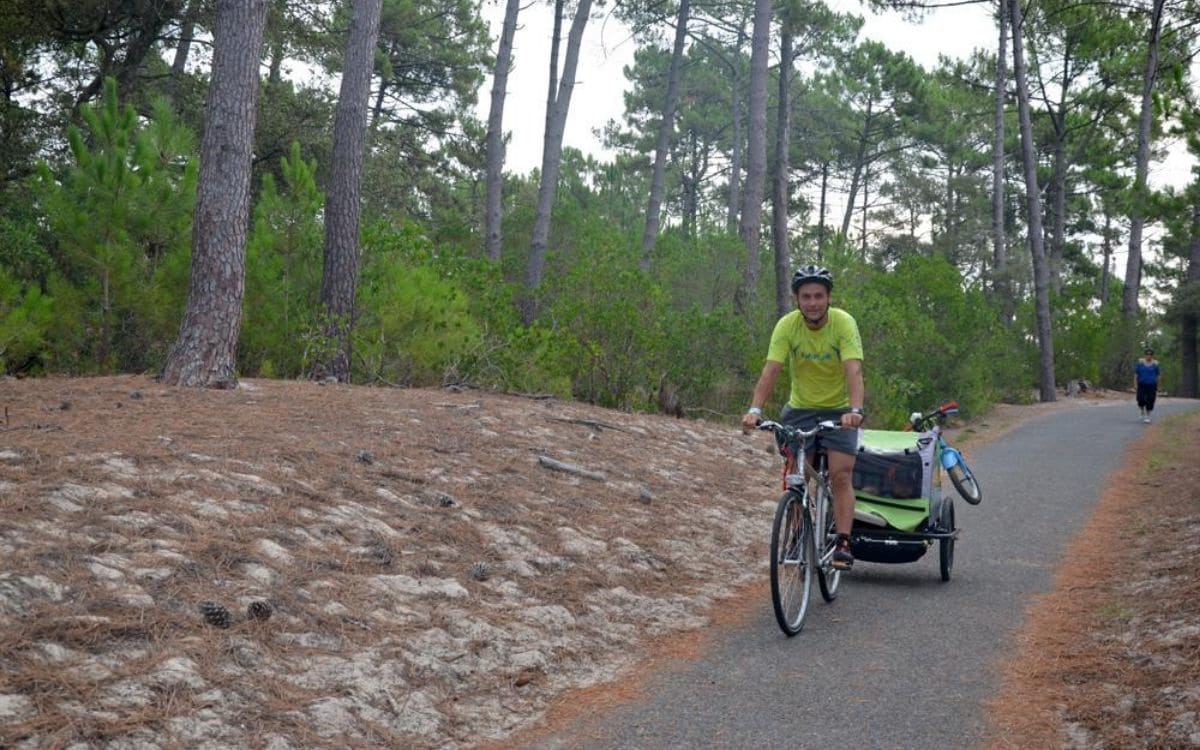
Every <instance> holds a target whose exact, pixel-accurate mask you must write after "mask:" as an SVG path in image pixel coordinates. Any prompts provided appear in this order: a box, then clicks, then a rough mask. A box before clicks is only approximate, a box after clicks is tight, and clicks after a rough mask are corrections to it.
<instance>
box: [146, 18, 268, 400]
mask: <svg viewBox="0 0 1200 750" xmlns="http://www.w3.org/2000/svg"><path fill="white" fill-rule="evenodd" d="M266 19H267V0H218V2H217V15H216V22H215V24H214V29H213V59H212V73H211V76H212V78H211V83H210V85H209V92H208V103H207V106H206V109H205V113H206V115H205V126H204V136H203V138H202V139H201V144H200V175H199V180H198V183H197V187H196V211H195V220H194V223H193V228H192V267H191V280H190V282H189V285H188V299H187V306H186V308H185V310H184V314H183V323H182V324H181V326H180V331H179V339H178V340H177V341H176V342H175V345H174V346H173V347H172V348H171V352H170V354H169V355H168V356H167V362H166V365H165V367H164V368H163V372H162V381H163V382H164V383H167V384H169V385H184V386H200V387H210V386H217V387H230V386H233V385H236V383H237V380H236V378H235V376H234V368H235V365H236V352H237V340H238V333H239V331H240V328H241V318H242V295H243V293H244V291H245V286H246V230H247V223H248V221H249V216H250V159H251V148H252V145H253V142H254V121H255V113H256V104H257V101H256V100H257V94H258V61H259V52H260V49H261V47H262V38H263V28H264V27H265V26H266Z"/></svg>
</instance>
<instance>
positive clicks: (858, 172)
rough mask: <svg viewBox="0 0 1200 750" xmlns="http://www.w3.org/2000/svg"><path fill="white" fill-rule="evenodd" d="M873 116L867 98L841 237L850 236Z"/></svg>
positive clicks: (873, 105) (873, 108) (869, 100)
mask: <svg viewBox="0 0 1200 750" xmlns="http://www.w3.org/2000/svg"><path fill="white" fill-rule="evenodd" d="M874 117H875V100H874V99H868V100H867V113H866V116H865V117H863V127H862V131H861V132H860V133H859V137H858V152H857V153H856V154H855V155H854V174H853V176H852V177H851V178H850V194H849V195H848V196H846V213H845V214H844V215H843V216H842V237H849V236H850V222H851V220H853V218H854V208H855V201H856V200H858V188H859V181H860V180H862V173H863V165H864V163H865V162H866V160H867V140H868V138H869V137H870V133H871V125H872V124H873V122H872V121H873V120H874Z"/></svg>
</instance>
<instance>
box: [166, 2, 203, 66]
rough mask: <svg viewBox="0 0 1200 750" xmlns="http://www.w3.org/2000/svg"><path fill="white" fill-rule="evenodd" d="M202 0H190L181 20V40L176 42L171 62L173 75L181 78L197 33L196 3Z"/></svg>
mask: <svg viewBox="0 0 1200 750" xmlns="http://www.w3.org/2000/svg"><path fill="white" fill-rule="evenodd" d="M199 2H200V0H190V1H189V2H188V4H187V8H186V9H185V10H184V11H183V18H182V19H180V21H179V41H178V42H177V43H176V44H175V58H174V60H172V62H171V76H172V77H173V78H176V79H178V78H180V77H181V76H183V74H184V72H185V71H186V70H187V61H188V56H189V55H190V54H191V51H192V41H193V40H194V39H195V34H196V5H197V3H199Z"/></svg>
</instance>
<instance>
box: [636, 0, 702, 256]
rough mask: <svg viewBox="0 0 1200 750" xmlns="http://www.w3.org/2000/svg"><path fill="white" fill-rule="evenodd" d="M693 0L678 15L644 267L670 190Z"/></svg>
mask: <svg viewBox="0 0 1200 750" xmlns="http://www.w3.org/2000/svg"><path fill="white" fill-rule="evenodd" d="M690 10H691V0H679V13H678V15H677V16H676V18H675V44H674V47H672V49H671V67H670V69H669V70H668V71H667V98H666V101H665V102H663V109H662V119H661V120H659V123H658V140H657V142H656V143H655V145H654V174H653V176H652V177H651V180H650V200H649V202H648V203H647V205H646V227H645V229H644V230H643V232H642V261H641V267H642V270H643V271H648V270H650V259H651V254H652V253H653V251H654V243H655V242H657V241H658V231H659V226H660V216H661V213H662V202H663V195H664V193H666V181H667V152H668V150H669V148H670V145H671V133H672V131H674V129H675V105H676V100H677V99H678V98H679V69H680V68H681V67H682V63H683V48H684V43H685V42H686V41H687V25H688V15H689V13H690Z"/></svg>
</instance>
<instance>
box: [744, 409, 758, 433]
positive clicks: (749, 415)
mask: <svg viewBox="0 0 1200 750" xmlns="http://www.w3.org/2000/svg"><path fill="white" fill-rule="evenodd" d="M761 421H762V415H761V414H755V413H754V412H749V411H748V412H746V413H745V414H743V415H742V434H743V435H749V434H750V431H751V430H753V429H754V428H755V427H757V426H758V423H759V422H761Z"/></svg>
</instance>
